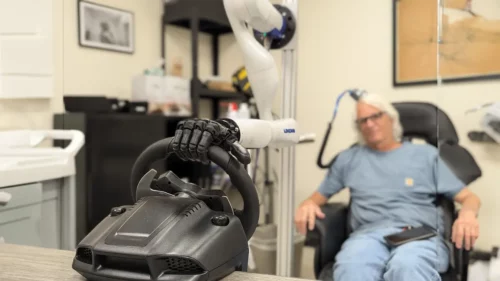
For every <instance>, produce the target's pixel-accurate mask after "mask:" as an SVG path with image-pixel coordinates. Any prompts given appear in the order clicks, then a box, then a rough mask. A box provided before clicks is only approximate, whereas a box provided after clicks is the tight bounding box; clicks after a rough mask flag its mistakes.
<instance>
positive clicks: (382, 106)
mask: <svg viewBox="0 0 500 281" xmlns="http://www.w3.org/2000/svg"><path fill="white" fill-rule="evenodd" d="M358 102H363V103H366V104H369V105H371V106H373V107H376V108H378V109H379V110H381V111H383V112H385V113H386V114H387V115H389V117H390V118H391V119H392V121H393V127H392V132H393V136H394V139H395V140H396V141H398V142H400V141H401V140H402V139H403V126H401V121H400V120H399V112H398V111H397V110H396V108H395V107H394V106H393V105H392V104H391V103H390V102H388V101H387V100H386V99H384V98H383V97H382V96H381V95H378V94H374V93H365V94H363V95H362V96H361V98H360V99H359V101H358ZM356 131H357V133H358V143H359V144H361V145H364V144H365V140H364V138H363V135H362V134H361V131H360V130H359V128H358V127H357V126H356Z"/></svg>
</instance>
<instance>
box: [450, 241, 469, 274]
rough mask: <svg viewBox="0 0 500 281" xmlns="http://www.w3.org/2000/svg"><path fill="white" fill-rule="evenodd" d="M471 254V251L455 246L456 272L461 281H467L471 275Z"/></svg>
mask: <svg viewBox="0 0 500 281" xmlns="http://www.w3.org/2000/svg"><path fill="white" fill-rule="evenodd" d="M469 253H470V251H468V250H466V249H464V248H462V249H458V248H457V247H456V246H454V250H453V255H454V259H455V271H456V273H457V276H460V279H459V280H461V281H467V277H468V275H469Z"/></svg>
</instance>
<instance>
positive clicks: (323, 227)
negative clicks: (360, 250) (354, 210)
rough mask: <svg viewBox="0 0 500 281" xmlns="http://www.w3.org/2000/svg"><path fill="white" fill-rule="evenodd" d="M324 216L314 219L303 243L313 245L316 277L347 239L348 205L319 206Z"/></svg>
mask: <svg viewBox="0 0 500 281" xmlns="http://www.w3.org/2000/svg"><path fill="white" fill-rule="evenodd" d="M321 211H322V212H323V213H324V214H325V218H323V219H319V218H317V219H316V222H315V224H314V229H313V230H308V231H307V235H306V241H305V245H306V246H310V247H314V248H315V253H314V271H315V273H316V277H317V276H318V275H319V273H320V272H321V269H322V268H323V267H324V266H325V265H326V264H327V263H329V262H331V261H333V260H334V259H335V255H336V254H337V253H338V252H339V251H340V248H341V247H342V244H343V243H344V241H345V240H346V239H347V236H348V233H347V223H348V222H347V214H348V207H347V205H346V204H343V203H328V204H325V205H323V206H322V207H321Z"/></svg>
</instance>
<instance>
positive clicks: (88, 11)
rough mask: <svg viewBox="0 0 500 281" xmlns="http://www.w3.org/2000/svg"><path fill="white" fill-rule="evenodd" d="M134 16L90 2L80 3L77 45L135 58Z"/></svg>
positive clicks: (81, 0) (124, 11)
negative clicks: (131, 55)
mask: <svg viewBox="0 0 500 281" xmlns="http://www.w3.org/2000/svg"><path fill="white" fill-rule="evenodd" d="M134 20H135V19H134V13H133V12H131V11H126V10H122V9H117V8H113V7H109V6H105V5H102V4H96V3H93V2H89V1H84V0H79V1H78V42H79V45H80V46H81V47H88V48H96V49H101V50H108V51H114V52H122V53H128V54H133V53H134V51H135V22H134Z"/></svg>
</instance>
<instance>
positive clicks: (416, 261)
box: [384, 237, 449, 281]
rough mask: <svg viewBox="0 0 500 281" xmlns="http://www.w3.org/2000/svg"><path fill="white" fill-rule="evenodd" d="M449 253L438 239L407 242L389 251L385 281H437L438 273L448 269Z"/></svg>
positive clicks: (438, 278)
mask: <svg viewBox="0 0 500 281" xmlns="http://www.w3.org/2000/svg"><path fill="white" fill-rule="evenodd" d="M448 264H449V253H448V248H447V247H446V244H445V243H444V241H442V239H440V238H438V237H432V238H430V239H426V240H419V241H413V242H408V243H406V244H403V245H401V246H398V247H395V248H393V249H392V251H391V255H390V259H389V262H388V263H387V271H386V272H385V274H384V280H386V281H400V280H412V281H439V280H441V278H440V276H439V273H442V272H445V271H446V270H447V269H448Z"/></svg>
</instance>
